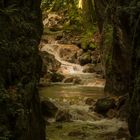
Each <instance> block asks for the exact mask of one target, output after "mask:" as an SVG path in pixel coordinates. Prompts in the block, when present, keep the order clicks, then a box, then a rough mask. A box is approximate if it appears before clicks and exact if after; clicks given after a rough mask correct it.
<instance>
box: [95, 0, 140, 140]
mask: <svg viewBox="0 0 140 140" xmlns="http://www.w3.org/2000/svg"><path fill="white" fill-rule="evenodd" d="M95 4H96V12H97V15H98V16H99V18H98V21H99V22H100V24H99V28H100V32H101V35H102V38H103V40H102V43H101V46H103V48H102V49H103V51H102V52H104V50H106V48H104V47H105V46H104V41H105V40H104V38H105V37H104V36H105V30H106V27H107V26H108V25H109V26H111V28H112V29H113V33H112V37H113V38H112V41H111V47H110V48H111V49H109V53H108V54H110V55H109V56H110V60H109V61H106V63H105V66H106V79H107V83H106V88H105V90H106V91H107V92H109V93H113V94H116V95H123V94H129V120H128V124H129V129H130V132H131V135H132V136H133V137H134V139H135V138H136V137H138V136H139V135H140V67H139V64H140V63H139V62H140V39H139V36H140V15H139V13H140V2H139V0H125V1H121V0H118V1H117V0H116V1H111V0H110V1H107V0H95ZM100 10H101V11H100ZM101 13H102V14H101ZM103 13H104V14H103ZM103 56H104V54H103ZM107 57H108V56H107Z"/></svg>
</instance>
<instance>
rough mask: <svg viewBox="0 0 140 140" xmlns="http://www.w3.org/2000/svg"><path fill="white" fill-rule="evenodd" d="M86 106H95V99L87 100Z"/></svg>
mask: <svg viewBox="0 0 140 140" xmlns="http://www.w3.org/2000/svg"><path fill="white" fill-rule="evenodd" d="M85 104H87V105H93V104H95V100H94V99H93V98H87V99H86V101H85Z"/></svg>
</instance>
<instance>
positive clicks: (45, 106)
mask: <svg viewBox="0 0 140 140" xmlns="http://www.w3.org/2000/svg"><path fill="white" fill-rule="evenodd" d="M41 109H42V113H43V115H44V116H45V117H54V116H55V114H56V112H57V110H58V108H57V107H56V106H55V105H54V104H53V103H52V102H51V101H49V100H44V101H42V102H41Z"/></svg>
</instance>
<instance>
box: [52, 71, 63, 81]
mask: <svg viewBox="0 0 140 140" xmlns="http://www.w3.org/2000/svg"><path fill="white" fill-rule="evenodd" d="M64 78H65V76H64V75H62V74H60V73H57V72H54V73H52V74H51V78H50V81H51V82H62V81H63V79H64Z"/></svg>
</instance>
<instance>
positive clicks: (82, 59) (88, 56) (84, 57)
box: [79, 52, 91, 65]
mask: <svg viewBox="0 0 140 140" xmlns="http://www.w3.org/2000/svg"><path fill="white" fill-rule="evenodd" d="M79 63H80V65H85V64H88V63H91V54H90V52H86V53H83V54H82V55H81V56H80V57H79Z"/></svg>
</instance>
